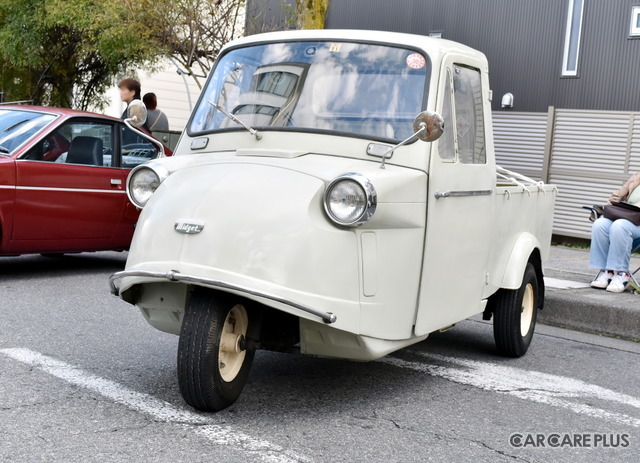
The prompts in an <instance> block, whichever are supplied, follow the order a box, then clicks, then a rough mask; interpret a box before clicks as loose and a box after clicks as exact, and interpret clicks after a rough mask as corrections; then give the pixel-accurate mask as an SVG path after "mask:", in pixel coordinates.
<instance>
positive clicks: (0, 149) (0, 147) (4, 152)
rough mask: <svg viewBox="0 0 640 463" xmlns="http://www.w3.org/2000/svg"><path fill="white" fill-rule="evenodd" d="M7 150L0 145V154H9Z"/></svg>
mask: <svg viewBox="0 0 640 463" xmlns="http://www.w3.org/2000/svg"><path fill="white" fill-rule="evenodd" d="M9 153H10V151H9V148H5V147H4V146H2V145H0V154H9Z"/></svg>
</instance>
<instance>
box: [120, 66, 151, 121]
mask: <svg viewBox="0 0 640 463" xmlns="http://www.w3.org/2000/svg"><path fill="white" fill-rule="evenodd" d="M118 89H120V99H121V100H122V101H123V102H124V103H126V104H127V108H125V110H124V112H123V113H122V117H121V118H122V119H126V118H127V117H128V115H127V109H128V106H129V103H131V102H132V101H133V100H139V99H140V95H141V88H140V82H138V81H137V80H136V79H131V78H126V79H122V80H121V81H120V82H119V83H118ZM148 121H149V119H148V118H147V122H145V123H144V124H143V125H142V127H143V128H144V129H145V130H146V131H147V132H151V130H149V126H148Z"/></svg>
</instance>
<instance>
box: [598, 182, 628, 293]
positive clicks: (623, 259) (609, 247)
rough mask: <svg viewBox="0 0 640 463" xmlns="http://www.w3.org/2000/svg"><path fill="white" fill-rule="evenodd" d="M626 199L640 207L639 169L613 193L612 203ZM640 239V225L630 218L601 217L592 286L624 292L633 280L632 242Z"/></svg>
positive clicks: (614, 291) (610, 199)
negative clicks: (611, 218)
mask: <svg viewBox="0 0 640 463" xmlns="http://www.w3.org/2000/svg"><path fill="white" fill-rule="evenodd" d="M614 201H615V202H620V201H624V202H627V203H631V204H635V205H637V206H640V172H639V173H637V174H635V175H633V176H632V177H631V178H630V179H629V180H628V181H627V183H625V184H624V185H623V186H622V188H620V189H619V190H618V191H616V192H615V193H613V195H611V198H609V202H614ZM639 238H640V225H634V224H633V223H631V222H630V221H629V220H627V219H617V220H615V221H613V220H610V219H607V218H605V217H600V218H599V219H597V220H596V221H595V222H593V227H592V231H591V251H590V263H589V267H591V268H595V269H599V270H600V271H599V272H598V274H597V275H596V277H595V278H594V279H593V281H592V282H591V286H592V287H593V288H599V289H605V288H606V290H607V291H609V292H612V293H621V292H623V291H624V290H625V289H626V287H627V285H628V283H629V280H630V279H631V275H630V274H629V262H630V260H631V251H632V248H633V241H634V240H637V239H639Z"/></svg>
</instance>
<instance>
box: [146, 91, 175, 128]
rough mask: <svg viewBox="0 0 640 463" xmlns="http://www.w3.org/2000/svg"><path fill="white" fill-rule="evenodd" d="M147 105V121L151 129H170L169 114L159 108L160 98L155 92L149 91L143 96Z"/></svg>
mask: <svg viewBox="0 0 640 463" xmlns="http://www.w3.org/2000/svg"><path fill="white" fill-rule="evenodd" d="M142 102H143V103H144V105H145V106H146V107H147V122H148V124H149V130H165V131H166V130H169V120H168V119H167V115H166V114H165V113H163V112H162V111H161V110H159V109H158V98H157V97H156V94H155V93H147V94H145V95H144V97H143V98H142Z"/></svg>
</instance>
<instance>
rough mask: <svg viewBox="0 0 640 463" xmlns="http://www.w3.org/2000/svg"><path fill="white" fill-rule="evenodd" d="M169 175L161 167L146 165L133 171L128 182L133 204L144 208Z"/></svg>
mask: <svg viewBox="0 0 640 463" xmlns="http://www.w3.org/2000/svg"><path fill="white" fill-rule="evenodd" d="M168 175H169V172H167V170H166V169H165V168H164V167H162V166H160V165H157V166H155V165H151V164H149V165H147V164H145V165H141V166H139V167H136V168H135V169H133V170H132V171H131V173H130V174H129V179H128V181H127V194H128V195H129V199H130V200H131V202H132V203H133V204H135V205H136V206H138V207H139V208H143V207H144V206H145V204H147V201H149V198H151V195H153V193H154V192H155V191H156V190H157V189H158V187H159V186H160V184H161V183H162V182H163V181H164V179H166V178H167V177H168Z"/></svg>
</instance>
